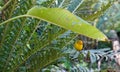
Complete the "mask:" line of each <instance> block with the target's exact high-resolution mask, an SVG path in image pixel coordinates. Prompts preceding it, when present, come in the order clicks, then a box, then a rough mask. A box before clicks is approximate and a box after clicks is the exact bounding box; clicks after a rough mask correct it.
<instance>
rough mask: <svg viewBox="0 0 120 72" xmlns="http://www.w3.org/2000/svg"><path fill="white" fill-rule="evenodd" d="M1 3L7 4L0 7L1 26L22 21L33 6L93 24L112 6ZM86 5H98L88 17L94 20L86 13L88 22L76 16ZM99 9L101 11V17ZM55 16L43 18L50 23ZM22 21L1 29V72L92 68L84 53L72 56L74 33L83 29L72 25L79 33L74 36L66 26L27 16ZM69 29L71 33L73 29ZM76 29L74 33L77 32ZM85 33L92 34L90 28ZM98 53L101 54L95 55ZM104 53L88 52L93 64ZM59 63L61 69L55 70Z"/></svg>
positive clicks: (64, 0)
mask: <svg viewBox="0 0 120 72" xmlns="http://www.w3.org/2000/svg"><path fill="white" fill-rule="evenodd" d="M4 1H5V0H4ZM6 1H8V0H6ZM107 2H108V1H107ZM3 3H6V4H1V5H0V6H2V7H4V9H2V11H0V23H3V22H4V21H7V20H8V19H12V18H13V17H16V16H19V15H20V16H21V17H22V15H24V14H26V13H27V12H28V10H29V9H31V8H32V7H34V6H35V5H38V6H44V7H46V8H45V9H48V12H46V13H49V11H51V9H50V8H52V9H53V8H55V7H58V8H55V9H60V8H65V9H67V10H69V11H70V12H71V13H73V14H76V15H79V16H80V17H81V18H83V19H85V20H87V21H89V20H90V21H94V20H95V19H98V17H100V16H101V14H102V13H104V12H105V11H106V10H107V9H108V8H109V6H110V5H111V4H109V3H106V4H105V5H103V4H104V3H103V2H100V1H98V2H97V3H95V2H93V1H92V2H88V1H87V0H37V3H36V0H9V1H8V2H3ZM86 3H88V5H90V6H91V5H92V4H93V5H98V8H94V7H97V6H93V8H92V10H94V12H95V11H96V12H97V13H96V14H94V12H93V13H92V14H90V15H91V17H92V16H93V18H91V17H90V19H89V13H86V14H87V17H88V18H87V17H86V14H84V13H82V14H79V11H84V10H82V9H81V8H86V5H85V4H86ZM99 3H100V6H99ZM83 4H84V5H83ZM3 5H5V6H3ZM99 8H101V10H100V13H99ZM79 9H80V10H79ZM60 10H63V13H65V14H67V13H69V14H68V15H67V16H65V17H69V19H70V17H71V15H72V16H73V17H74V15H73V14H71V13H70V12H69V11H67V10H64V9H60ZM89 10H91V9H88V11H89ZM56 11H57V10H56ZM64 11H65V12H64ZM66 12H67V13H66ZM84 12H85V11H84ZM44 13H45V12H44ZM63 13H62V14H63ZM98 14H99V15H98ZM43 15H44V14H43ZM51 15H53V16H51ZM63 15H64V14H63ZM69 15H70V16H69ZM56 16H57V15H54V11H53V12H50V16H49V17H48V16H46V18H47V17H48V18H51V19H52V18H54V19H52V20H56V19H57V18H55V17H56ZM58 16H59V15H58ZM21 17H19V18H17V19H16V20H13V21H11V22H7V23H6V24H2V25H0V72H27V71H29V72H34V71H39V72H41V71H43V72H44V71H45V70H47V71H51V69H54V71H57V69H58V70H64V71H65V69H67V70H66V71H89V67H91V66H89V64H90V63H87V62H84V58H86V56H87V51H86V50H85V51H82V52H81V54H75V53H76V51H75V50H74V49H73V43H74V41H75V40H76V39H77V38H76V37H77V35H78V34H77V33H78V32H79V30H80V31H82V27H80V28H81V29H78V27H77V25H76V24H75V25H76V27H77V28H76V29H78V30H77V33H74V32H72V31H69V30H67V29H68V28H66V27H67V26H65V27H63V28H61V27H59V26H56V25H54V24H50V23H49V22H45V21H48V20H45V21H43V20H39V19H35V18H30V17H27V16H23V17H22V18H21ZM84 17H85V18H84ZM62 18H63V17H62ZM74 18H75V21H79V20H81V21H82V22H83V23H85V24H82V25H83V26H84V25H87V26H90V25H89V24H88V23H87V22H86V21H84V20H82V19H81V18H80V19H78V18H76V17H74ZM63 19H64V18H63ZM57 21H58V20H57ZM60 21H61V22H59V23H62V24H64V22H63V21H62V19H61V20H60ZM71 21H72V20H71V19H70V21H69V22H71ZM69 22H66V23H69ZM52 23H53V22H52ZM86 23H87V24H86ZM55 24H57V22H55ZM62 24H61V25H62ZM70 24H71V23H70ZM64 25H68V24H64ZM71 26H72V25H71ZM64 28H66V29H64ZM70 28H71V30H72V27H70ZM90 28H94V29H96V28H95V27H92V26H90ZM76 29H75V30H74V31H76ZM84 31H85V32H83V33H86V34H87V32H88V31H89V32H88V33H90V31H91V30H90V29H89V28H85V30H84ZM97 31H98V30H97ZM98 32H99V31H98ZM92 34H94V33H92ZM92 34H89V35H90V36H92V37H94V36H95V38H97V36H96V35H92ZM96 34H98V33H96ZM89 35H88V36H89ZM98 35H99V34H98ZM100 35H101V33H100ZM102 35H103V34H102ZM103 37H104V35H103ZM98 51H101V52H99V53H97V52H98ZM106 51H107V50H90V56H91V58H90V59H91V60H92V62H93V63H95V62H96V61H97V60H99V59H100V58H101V56H102V53H104V54H105V52H106ZM72 53H73V54H72ZM96 53H97V54H96ZM71 54H72V56H71ZM74 54H75V55H74ZM104 54H103V56H104ZM110 56H111V55H110ZM108 57H109V55H106V58H108ZM75 58H77V59H78V60H79V61H80V62H77V61H74V60H76V59H75ZM96 58H97V59H96ZM88 59H89V56H88ZM59 63H60V65H61V64H62V65H63V66H58V64H59ZM93 65H94V64H93ZM86 66H87V67H86ZM94 66H97V65H94ZM93 70H94V69H93Z"/></svg>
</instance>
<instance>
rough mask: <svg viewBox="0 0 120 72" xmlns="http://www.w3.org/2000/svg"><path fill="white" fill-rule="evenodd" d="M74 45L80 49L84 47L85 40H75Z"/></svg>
mask: <svg viewBox="0 0 120 72" xmlns="http://www.w3.org/2000/svg"><path fill="white" fill-rule="evenodd" d="M74 47H75V49H76V50H78V51H80V50H82V49H83V42H82V40H78V41H76V42H75V44H74Z"/></svg>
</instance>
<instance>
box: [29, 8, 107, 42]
mask: <svg viewBox="0 0 120 72" xmlns="http://www.w3.org/2000/svg"><path fill="white" fill-rule="evenodd" d="M27 14H28V15H31V16H33V17H35V18H38V19H42V20H45V21H47V22H50V23H53V24H55V25H58V26H60V27H63V28H65V29H69V30H72V31H74V32H76V33H79V34H82V35H85V36H88V37H90V38H93V39H98V40H102V41H105V39H107V37H106V36H105V35H104V34H103V33H102V32H100V31H99V30H98V29H97V28H96V27H93V26H91V25H90V24H89V23H87V22H86V21H84V20H83V19H81V18H78V17H77V16H75V15H74V14H72V13H70V12H69V11H67V10H65V9H61V8H44V7H38V6H35V7H33V8H32V9H30V10H29V11H28V13H27Z"/></svg>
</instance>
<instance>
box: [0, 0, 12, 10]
mask: <svg viewBox="0 0 120 72" xmlns="http://www.w3.org/2000/svg"><path fill="white" fill-rule="evenodd" d="M11 1H12V0H9V1H8V2H7V3H5V5H4V6H3V7H2V8H1V9H0V11H2V10H3V9H5V8H6V7H7V5H8V4H9V3H10V2H11Z"/></svg>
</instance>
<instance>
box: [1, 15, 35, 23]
mask: <svg viewBox="0 0 120 72" xmlns="http://www.w3.org/2000/svg"><path fill="white" fill-rule="evenodd" d="M22 17H33V16H31V15H20V16H16V17H13V18H10V19H8V20H6V21H4V22H2V23H0V25H3V24H6V23H8V22H10V21H13V20H15V19H18V18H22Z"/></svg>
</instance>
